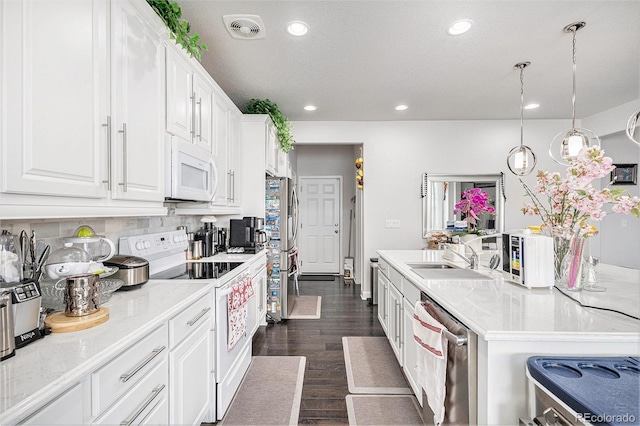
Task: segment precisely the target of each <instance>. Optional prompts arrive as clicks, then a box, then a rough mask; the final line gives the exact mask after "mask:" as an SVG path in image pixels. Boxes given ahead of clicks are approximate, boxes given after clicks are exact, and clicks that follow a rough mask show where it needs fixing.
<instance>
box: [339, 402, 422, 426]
mask: <svg viewBox="0 0 640 426" xmlns="http://www.w3.org/2000/svg"><path fill="white" fill-rule="evenodd" d="M346 400H347V415H348V416H349V424H350V425H421V426H422V425H423V422H422V417H420V406H419V404H418V401H417V400H416V398H415V397H414V396H413V395H347V397H346Z"/></svg>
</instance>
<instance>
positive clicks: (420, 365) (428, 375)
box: [413, 302, 447, 425]
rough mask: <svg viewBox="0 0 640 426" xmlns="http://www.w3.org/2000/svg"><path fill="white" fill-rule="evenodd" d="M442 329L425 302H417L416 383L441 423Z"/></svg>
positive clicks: (444, 359) (444, 375)
mask: <svg viewBox="0 0 640 426" xmlns="http://www.w3.org/2000/svg"><path fill="white" fill-rule="evenodd" d="M444 330H446V328H445V327H444V326H443V325H442V324H440V323H439V322H438V321H437V320H436V319H435V318H433V317H432V316H431V315H430V314H429V313H428V312H427V310H426V309H425V304H424V303H423V302H417V303H416V306H415V309H414V313H413V338H414V339H415V341H416V342H417V343H418V349H417V351H418V362H417V366H416V370H417V375H418V385H420V387H421V388H422V389H424V391H425V393H426V394H427V399H428V403H429V407H431V411H433V413H434V416H433V421H434V424H436V425H439V424H441V423H442V421H443V420H444V414H445V408H444V401H445V396H446V385H445V381H446V379H447V340H446V338H445V336H444V333H443V331H444Z"/></svg>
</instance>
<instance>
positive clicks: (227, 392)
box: [119, 230, 258, 421]
mask: <svg viewBox="0 0 640 426" xmlns="http://www.w3.org/2000/svg"><path fill="white" fill-rule="evenodd" d="M119 244H120V245H119V252H120V253H121V254H131V255H134V256H139V257H143V258H145V259H147V260H148V261H149V283H148V284H147V285H153V280H194V279H197V280H207V282H211V283H213V284H214V286H215V295H214V297H215V300H214V306H215V311H216V312H215V313H214V315H213V318H214V321H215V323H214V324H213V327H212V330H213V332H214V336H213V339H212V341H213V342H214V348H213V351H212V353H213V354H214V356H215V360H214V361H215V362H213V363H212V365H214V366H215V369H214V371H213V372H212V375H213V380H212V385H213V390H212V391H213V395H214V396H215V400H216V404H215V411H213V412H212V413H211V416H210V417H211V418H210V419H209V420H213V421H214V420H221V419H222V417H223V416H224V414H225V413H226V411H227V409H228V408H229V405H230V404H231V400H232V399H233V396H234V395H235V393H236V391H237V389H238V387H239V386H240V382H241V381H242V378H243V377H244V374H245V373H246V371H247V369H248V368H249V364H250V363H251V350H252V346H251V340H252V333H253V331H255V329H257V325H258V315H257V311H258V308H257V303H258V301H257V299H258V297H257V296H255V295H254V297H251V298H250V299H249V300H248V301H247V303H246V310H247V314H246V321H247V322H246V327H245V331H244V332H243V333H238V330H237V327H234V329H235V330H236V332H235V333H234V337H235V339H234V344H233V347H232V348H231V349H229V333H230V329H231V324H230V322H229V307H228V300H229V295H230V293H231V292H232V290H231V287H232V286H233V285H234V284H236V283H238V282H239V281H241V280H243V279H245V278H247V277H250V276H251V275H250V267H249V264H248V263H242V262H229V261H216V260H214V259H213V258H208V259H200V260H199V261H187V260H186V249H187V245H188V241H187V235H186V233H185V231H184V230H176V231H167V232H162V233H156V234H146V235H136V236H127V237H122V238H120V241H119ZM209 259H211V260H209ZM129 291H135V289H134V290H129Z"/></svg>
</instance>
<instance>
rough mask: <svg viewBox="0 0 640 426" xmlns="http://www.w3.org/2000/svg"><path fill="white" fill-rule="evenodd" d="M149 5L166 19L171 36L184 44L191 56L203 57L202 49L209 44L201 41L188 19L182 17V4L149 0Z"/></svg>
mask: <svg viewBox="0 0 640 426" xmlns="http://www.w3.org/2000/svg"><path fill="white" fill-rule="evenodd" d="M147 3H149V6H151V8H153V10H154V11H155V12H156V13H157V14H158V16H159V17H160V18H162V20H163V21H164V23H165V25H166V26H167V28H168V29H169V31H170V32H171V38H172V39H174V40H175V41H176V43H178V44H179V45H180V46H182V47H183V48H184V49H185V50H186V51H187V52H188V53H189V55H191V57H195V58H197V59H198V60H201V59H202V51H203V50H207V45H206V44H204V43H202V42H200V36H199V35H198V33H193V35H189V33H190V32H191V24H190V23H189V21H187V20H186V19H182V10H181V9H180V5H179V4H178V3H176V2H175V1H173V0H147Z"/></svg>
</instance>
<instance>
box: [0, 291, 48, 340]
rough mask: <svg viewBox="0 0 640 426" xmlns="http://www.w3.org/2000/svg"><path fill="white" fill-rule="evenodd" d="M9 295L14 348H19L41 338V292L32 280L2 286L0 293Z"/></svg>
mask: <svg viewBox="0 0 640 426" xmlns="http://www.w3.org/2000/svg"><path fill="white" fill-rule="evenodd" d="M2 290H5V291H7V292H9V293H11V305H12V311H13V324H14V327H13V330H14V338H15V342H16V348H21V347H23V346H25V345H27V344H29V343H31V342H33V341H35V340H38V339H39V338H40V337H42V334H41V333H40V328H39V320H40V305H41V302H42V292H41V290H40V285H39V284H38V282H37V281H34V280H23V281H21V282H19V283H13V284H8V285H7V284H3V285H2V286H1V287H0V291H2Z"/></svg>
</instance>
